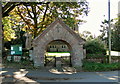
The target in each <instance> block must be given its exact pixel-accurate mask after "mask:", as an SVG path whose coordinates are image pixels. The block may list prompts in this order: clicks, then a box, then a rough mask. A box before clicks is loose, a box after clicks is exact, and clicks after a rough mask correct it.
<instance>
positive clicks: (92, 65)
mask: <svg viewBox="0 0 120 84" xmlns="http://www.w3.org/2000/svg"><path fill="white" fill-rule="evenodd" d="M83 70H84V71H113V70H120V62H119V63H111V64H109V63H96V62H88V61H85V60H84V61H83Z"/></svg>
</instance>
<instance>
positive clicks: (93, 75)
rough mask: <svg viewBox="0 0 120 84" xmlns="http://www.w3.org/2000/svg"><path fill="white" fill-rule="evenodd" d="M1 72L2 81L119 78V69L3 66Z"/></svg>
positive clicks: (78, 80) (90, 80)
mask: <svg viewBox="0 0 120 84" xmlns="http://www.w3.org/2000/svg"><path fill="white" fill-rule="evenodd" d="M1 73H2V77H1V78H2V82H16V81H24V82H35V83H38V82H118V81H119V79H120V76H119V74H118V73H119V71H108V72H70V71H64V72H63V71H57V69H50V70H46V71H41V70H24V69H10V68H9V69H8V68H3V69H2V71H1Z"/></svg>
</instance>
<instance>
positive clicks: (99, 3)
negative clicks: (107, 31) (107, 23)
mask: <svg viewBox="0 0 120 84" xmlns="http://www.w3.org/2000/svg"><path fill="white" fill-rule="evenodd" d="M87 1H88V2H89V8H90V9H89V10H90V12H89V13H88V16H84V18H83V19H84V20H86V21H87V22H86V23H84V24H82V25H80V26H79V32H80V33H82V32H83V31H85V30H87V31H90V32H91V33H92V35H94V36H98V35H100V34H101V33H100V31H99V30H100V29H102V28H101V27H100V25H101V24H102V23H101V22H102V21H103V20H104V19H107V20H108V0H87ZM119 1H120V0H110V15H111V16H110V18H111V19H114V18H117V14H118V2H119Z"/></svg>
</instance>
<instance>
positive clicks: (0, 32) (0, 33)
mask: <svg viewBox="0 0 120 84" xmlns="http://www.w3.org/2000/svg"><path fill="white" fill-rule="evenodd" d="M1 63H2V3H1V2H0V64H1Z"/></svg>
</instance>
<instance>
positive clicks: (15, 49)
mask: <svg viewBox="0 0 120 84" xmlns="http://www.w3.org/2000/svg"><path fill="white" fill-rule="evenodd" d="M21 58H22V45H11V60H12V61H16V62H19V61H20V60H21Z"/></svg>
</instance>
